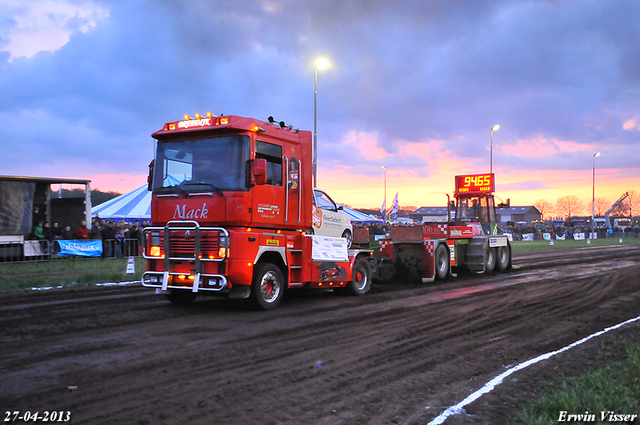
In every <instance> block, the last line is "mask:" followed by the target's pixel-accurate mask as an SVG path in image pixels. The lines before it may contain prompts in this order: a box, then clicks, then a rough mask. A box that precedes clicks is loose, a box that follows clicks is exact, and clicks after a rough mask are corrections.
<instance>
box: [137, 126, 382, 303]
mask: <svg viewBox="0 0 640 425" xmlns="http://www.w3.org/2000/svg"><path fill="white" fill-rule="evenodd" d="M152 136H153V137H154V138H155V139H156V140H157V149H156V156H155V159H154V161H153V162H152V164H151V165H150V172H149V188H150V190H151V191H152V199H151V221H152V223H153V227H149V228H146V229H145V234H146V235H147V246H146V249H145V258H146V259H147V271H146V272H145V273H144V274H143V277H142V284H143V286H147V287H152V288H156V289H157V291H159V292H160V293H162V294H164V295H166V296H167V298H168V299H169V300H170V301H172V302H189V301H192V300H193V299H195V297H197V296H198V295H200V294H203V293H204V294H224V295H228V296H230V297H232V298H248V297H250V296H253V297H254V299H255V300H256V301H257V303H258V305H259V306H260V307H261V308H263V309H272V308H275V306H277V305H278V303H279V302H280V299H281V298H282V294H283V292H284V290H285V288H287V287H335V288H339V289H340V288H342V289H346V290H350V291H351V292H354V293H357V294H364V293H366V292H367V291H368V289H369V286H370V284H371V278H370V274H371V272H370V268H369V265H368V260H366V259H365V258H363V257H367V256H369V254H368V253H361V252H351V251H349V252H348V251H347V250H348V246H347V243H348V241H347V239H349V241H350V239H351V223H350V221H349V219H348V217H346V215H345V213H344V211H342V208H341V207H339V206H338V205H337V204H336V203H335V202H334V201H333V200H332V199H331V198H330V197H329V196H328V195H327V194H326V193H325V192H323V191H321V190H317V189H314V188H313V186H312V172H311V170H312V152H311V151H312V143H311V132H310V131H300V130H298V129H296V128H294V127H293V126H289V125H286V124H285V123H284V122H282V121H280V122H276V121H275V120H273V119H272V118H271V117H269V120H268V122H265V121H260V120H256V119H253V118H246V117H239V116H233V115H230V116H218V117H216V116H214V115H211V114H207V116H206V117H202V116H200V115H196V117H195V119H192V118H191V117H188V116H185V119H184V120H180V121H175V122H169V123H166V124H165V125H164V127H163V128H162V129H161V130H158V131H156V132H155V133H153V135H152ZM314 211H315V212H314ZM318 218H319V222H318ZM314 220H315V221H314ZM318 224H319V225H318ZM312 229H314V230H315V231H316V233H317V234H316V235H313V233H314V232H312V231H311V230H312ZM310 233H311V234H312V235H310ZM342 237H344V239H343V238H342ZM328 270H331V272H328Z"/></svg>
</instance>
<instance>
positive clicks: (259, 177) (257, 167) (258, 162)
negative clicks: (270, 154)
mask: <svg viewBox="0 0 640 425" xmlns="http://www.w3.org/2000/svg"><path fill="white" fill-rule="evenodd" d="M253 180H254V182H255V183H256V185H258V186H260V185H263V184H267V160H266V159H264V158H257V159H255V160H254V161H253Z"/></svg>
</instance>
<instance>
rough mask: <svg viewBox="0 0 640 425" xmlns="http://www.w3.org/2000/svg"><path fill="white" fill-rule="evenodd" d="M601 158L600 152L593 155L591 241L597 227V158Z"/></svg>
mask: <svg viewBox="0 0 640 425" xmlns="http://www.w3.org/2000/svg"><path fill="white" fill-rule="evenodd" d="M597 156H600V152H596V153H594V154H593V184H592V197H591V234H590V235H589V239H592V236H593V231H594V230H595V229H594V225H595V215H596V157H597Z"/></svg>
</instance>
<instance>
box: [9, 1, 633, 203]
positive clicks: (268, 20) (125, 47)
mask: <svg viewBox="0 0 640 425" xmlns="http://www.w3.org/2000/svg"><path fill="white" fill-rule="evenodd" d="M2 3H3V7H2V8H0V93H1V96H0V146H1V148H2V155H0V174H2V175H23V176H42V177H66V178H79V179H90V180H92V183H91V185H92V188H94V189H99V190H102V191H117V192H122V193H123V192H127V191H129V190H133V189H135V188H137V187H140V186H141V185H143V184H145V183H146V175H147V171H148V164H149V162H150V161H151V159H152V158H153V146H154V144H153V139H152V138H151V134H152V133H153V132H154V131H156V130H158V129H160V128H161V127H162V126H163V124H164V123H165V122H169V121H176V120H179V119H181V118H182V117H183V115H185V114H188V115H191V116H193V115H195V113H200V114H202V115H204V114H205V113H206V112H212V113H213V114H215V115H219V114H227V115H241V116H249V117H253V118H257V119H262V120H266V118H267V117H268V116H270V115H272V116H274V117H275V118H276V119H277V120H284V121H285V122H287V124H292V125H294V126H296V127H299V128H301V129H303V130H311V131H312V130H313V124H314V121H313V116H314V71H315V68H314V67H315V61H316V60H317V59H318V58H320V57H322V58H326V59H327V60H328V61H329V63H330V67H329V68H327V69H320V70H318V83H317V84H318V104H317V134H318V152H319V155H318V186H319V187H320V188H322V189H324V190H326V191H327V192H328V193H329V194H330V195H331V196H332V197H333V198H334V199H335V200H336V201H338V202H341V203H344V204H348V205H351V206H353V207H361V208H371V207H377V208H379V207H380V206H381V204H382V201H383V199H384V196H385V190H384V187H385V169H383V167H382V166H383V165H384V166H385V167H386V194H387V195H386V196H387V204H389V203H390V202H391V200H392V199H393V197H394V196H395V194H396V193H398V197H399V203H400V205H401V206H402V205H405V206H406V205H412V206H416V207H420V206H445V205H446V194H447V193H448V194H450V195H452V193H453V189H454V188H453V185H454V176H455V175H459V174H476V173H486V172H488V171H489V169H490V167H491V166H492V167H493V171H494V173H495V174H496V182H497V184H496V196H498V197H499V198H500V199H503V200H506V199H507V198H510V199H511V204H512V205H532V204H533V203H534V201H536V200H538V199H546V200H548V201H550V202H552V203H554V202H555V200H556V199H557V198H558V197H561V196H565V195H574V196H577V197H578V198H580V199H581V200H583V201H584V203H585V204H589V203H590V202H591V198H592V188H593V186H592V178H593V169H594V164H595V170H596V185H595V188H596V189H595V190H596V197H603V198H606V199H607V200H609V201H610V202H611V203H613V202H614V201H615V200H616V199H618V197H619V196H620V195H621V194H622V193H624V192H626V191H628V190H636V191H638V192H640V24H639V23H640V2H638V1H623V0H575V1H573V0H566V1H562V0H548V1H545V0H539V1H525V0H508V1H507V0H504V1H503V0H484V1H483V0H452V1H441V0H412V1H403V0H393V1H391V0H389V1H386V0H368V1H335V0H323V1H317V0H315V1H314V0H282V1H280V0H264V1H262V0H243V1H233V0H218V1H206V0H203V1H198V2H194V1H173V0H172V1H169V0H156V1H144V0H129V1H127V2H122V1H112V0H104V1H101V0H92V1H85V0H35V1H32V2H24V1H23V0H3V2H2ZM496 124H498V125H500V128H499V129H498V130H496V131H494V132H493V137H492V136H491V128H492V127H493V126H494V125H496ZM491 145H492V148H491ZM596 152H600V153H601V155H600V156H599V157H597V158H595V159H594V156H593V155H594V154H595V153H596ZM491 153H492V158H493V159H492V162H491V163H490V156H491Z"/></svg>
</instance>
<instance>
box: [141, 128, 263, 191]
mask: <svg viewBox="0 0 640 425" xmlns="http://www.w3.org/2000/svg"><path fill="white" fill-rule="evenodd" d="M250 156H251V150H250V140H249V136H224V137H213V138H207V139H193V140H180V141H173V142H159V143H158V150H157V154H156V162H155V169H154V175H153V190H154V192H155V191H157V192H161V193H173V192H193V191H202V190H214V191H218V192H219V191H222V190H233V191H238V190H248V185H247V163H248V161H249V159H250Z"/></svg>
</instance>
